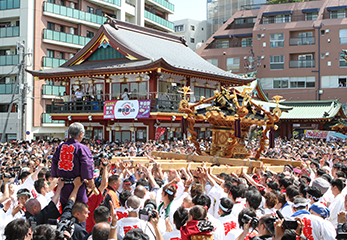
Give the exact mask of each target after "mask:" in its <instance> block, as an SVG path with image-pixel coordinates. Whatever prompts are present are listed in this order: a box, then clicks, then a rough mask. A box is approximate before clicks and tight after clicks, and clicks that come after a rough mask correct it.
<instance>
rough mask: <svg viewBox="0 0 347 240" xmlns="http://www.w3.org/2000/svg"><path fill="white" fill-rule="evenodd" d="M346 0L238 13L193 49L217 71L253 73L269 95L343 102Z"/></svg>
mask: <svg viewBox="0 0 347 240" xmlns="http://www.w3.org/2000/svg"><path fill="white" fill-rule="evenodd" d="M346 9H347V1H346V0H340V1H335V0H326V1H310V2H300V3H286V4H276V5H265V6H262V7H261V8H260V9H258V10H247V11H238V12H237V13H235V14H234V15H233V16H232V17H231V18H230V19H229V20H228V21H227V22H226V23H225V24H223V26H222V27H221V28H220V29H219V30H218V31H217V32H216V33H215V34H214V35H213V36H212V37H210V38H209V39H208V40H207V41H206V43H205V44H204V45H203V46H202V47H201V48H200V49H199V50H198V51H197V53H198V54H200V56H202V57H203V58H205V59H207V60H208V61H210V62H211V63H213V64H215V65H217V66H219V67H220V68H222V69H225V70H228V71H232V72H233V73H238V74H243V73H247V72H248V73H249V72H252V71H257V73H256V76H257V78H258V80H259V81H260V82H261V85H262V87H263V88H264V90H265V92H266V93H267V94H268V95H269V98H271V97H272V96H274V95H282V96H284V98H285V99H286V100H291V101H302V100H334V99H338V98H341V100H340V102H347V95H346V86H347V85H346V79H347V74H346V67H347V63H346V61H345V59H344V58H343V57H342V56H343V54H342V50H343V49H347V18H346Z"/></svg>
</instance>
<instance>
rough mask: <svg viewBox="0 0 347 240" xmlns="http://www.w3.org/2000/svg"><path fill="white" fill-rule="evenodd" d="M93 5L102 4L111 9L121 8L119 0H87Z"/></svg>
mask: <svg viewBox="0 0 347 240" xmlns="http://www.w3.org/2000/svg"><path fill="white" fill-rule="evenodd" d="M87 1H88V2H91V3H93V4H95V5H98V6H102V7H104V8H108V9H111V10H114V9H118V10H120V9H121V0H87Z"/></svg>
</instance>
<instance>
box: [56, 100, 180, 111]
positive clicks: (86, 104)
mask: <svg viewBox="0 0 347 240" xmlns="http://www.w3.org/2000/svg"><path fill="white" fill-rule="evenodd" d="M179 102H180V100H169V99H151V112H178V107H179ZM104 103H105V102H104V101H73V102H58V101H52V105H51V106H50V108H51V109H50V113H60V114H64V113H66V114H70V113H86V114H89V113H103V111H104Z"/></svg>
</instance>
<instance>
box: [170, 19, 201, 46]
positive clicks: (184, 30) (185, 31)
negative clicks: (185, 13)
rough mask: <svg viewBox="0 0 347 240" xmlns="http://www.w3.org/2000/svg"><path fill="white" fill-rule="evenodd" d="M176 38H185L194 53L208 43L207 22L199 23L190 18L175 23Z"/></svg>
mask: <svg viewBox="0 0 347 240" xmlns="http://www.w3.org/2000/svg"><path fill="white" fill-rule="evenodd" d="M173 23H174V24H175V32H174V33H173V34H174V35H176V36H180V37H183V38H184V39H185V40H186V43H187V45H188V47H189V48H190V49H192V50H193V51H194V52H195V51H196V50H197V49H198V48H200V47H201V45H202V44H203V43H204V42H205V41H206V39H207V35H206V32H207V31H206V23H207V22H206V21H198V20H194V19H190V18H186V19H181V20H177V21H173Z"/></svg>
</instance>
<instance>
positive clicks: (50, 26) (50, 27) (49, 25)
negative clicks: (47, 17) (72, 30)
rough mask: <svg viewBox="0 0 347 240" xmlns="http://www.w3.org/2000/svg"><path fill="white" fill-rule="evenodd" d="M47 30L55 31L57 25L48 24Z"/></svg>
mask: <svg viewBox="0 0 347 240" xmlns="http://www.w3.org/2000/svg"><path fill="white" fill-rule="evenodd" d="M47 29H49V30H53V31H54V30H55V24H54V23H51V22H47Z"/></svg>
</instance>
